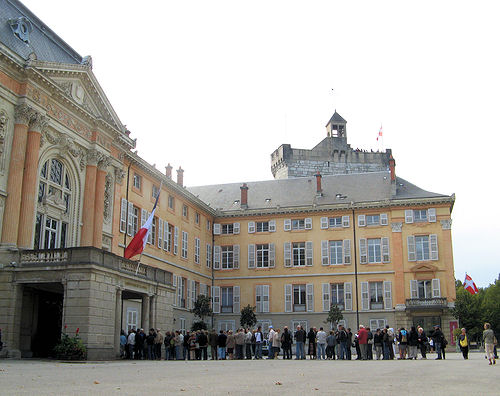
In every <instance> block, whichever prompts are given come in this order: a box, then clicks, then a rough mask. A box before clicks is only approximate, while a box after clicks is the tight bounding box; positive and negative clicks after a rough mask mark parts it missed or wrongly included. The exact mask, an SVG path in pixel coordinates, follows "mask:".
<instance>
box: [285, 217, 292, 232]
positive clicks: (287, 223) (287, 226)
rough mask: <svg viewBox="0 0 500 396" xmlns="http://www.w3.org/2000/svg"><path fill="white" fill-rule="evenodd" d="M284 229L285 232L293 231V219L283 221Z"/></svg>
mask: <svg viewBox="0 0 500 396" xmlns="http://www.w3.org/2000/svg"><path fill="white" fill-rule="evenodd" d="M283 229H284V230H285V231H291V230H292V219H285V220H283Z"/></svg>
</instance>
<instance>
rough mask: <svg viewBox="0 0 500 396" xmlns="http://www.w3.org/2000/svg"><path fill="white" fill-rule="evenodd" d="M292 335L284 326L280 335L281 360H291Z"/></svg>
mask: <svg viewBox="0 0 500 396" xmlns="http://www.w3.org/2000/svg"><path fill="white" fill-rule="evenodd" d="M292 342H293V340H292V334H291V333H290V332H289V331H288V327H286V326H285V328H284V329H283V334H282V335H281V347H282V348H283V359H291V358H292Z"/></svg>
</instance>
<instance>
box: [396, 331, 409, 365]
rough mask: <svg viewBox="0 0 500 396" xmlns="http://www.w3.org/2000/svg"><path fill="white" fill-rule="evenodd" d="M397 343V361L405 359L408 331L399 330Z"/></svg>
mask: <svg viewBox="0 0 500 396" xmlns="http://www.w3.org/2000/svg"><path fill="white" fill-rule="evenodd" d="M398 342H399V359H401V360H405V359H406V351H407V349H408V331H406V329H405V328H404V327H401V328H400V329H399V333H398Z"/></svg>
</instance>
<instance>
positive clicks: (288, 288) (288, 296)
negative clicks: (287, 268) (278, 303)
mask: <svg viewBox="0 0 500 396" xmlns="http://www.w3.org/2000/svg"><path fill="white" fill-rule="evenodd" d="M285 312H292V285H291V284H286V285H285Z"/></svg>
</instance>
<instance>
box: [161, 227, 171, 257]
mask: <svg viewBox="0 0 500 396" xmlns="http://www.w3.org/2000/svg"><path fill="white" fill-rule="evenodd" d="M171 243H172V231H171V230H170V225H169V224H168V221H164V222H163V250H166V251H167V252H170V250H171V249H172V247H171V245H170V244H171Z"/></svg>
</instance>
